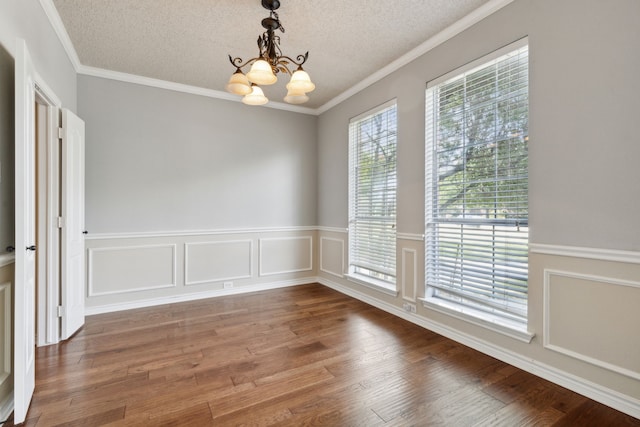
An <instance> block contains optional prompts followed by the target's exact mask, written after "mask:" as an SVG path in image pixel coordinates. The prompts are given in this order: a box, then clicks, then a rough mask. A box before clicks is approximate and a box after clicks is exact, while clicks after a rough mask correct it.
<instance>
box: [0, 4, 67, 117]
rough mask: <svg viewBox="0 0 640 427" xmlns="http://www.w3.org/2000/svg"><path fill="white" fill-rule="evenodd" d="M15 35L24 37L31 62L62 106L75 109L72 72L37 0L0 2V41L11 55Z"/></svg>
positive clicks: (65, 55)
mask: <svg viewBox="0 0 640 427" xmlns="http://www.w3.org/2000/svg"><path fill="white" fill-rule="evenodd" d="M16 38H21V39H24V40H26V42H27V47H28V49H29V53H30V54H31V59H32V61H33V65H34V66H35V68H36V70H37V72H38V74H39V75H40V77H41V78H42V79H43V80H44V81H45V82H46V84H47V85H48V86H49V87H50V88H51V90H53V92H54V93H55V94H56V96H57V97H58V98H60V101H61V102H62V105H63V106H64V107H65V108H68V109H69V110H71V111H76V73H75V70H74V68H73V65H72V64H71V61H70V60H69V57H68V56H67V54H66V52H65V50H64V48H63V47H62V44H61V43H60V41H59V39H58V36H57V35H56V33H55V31H54V30H53V27H51V24H50V23H49V19H48V18H47V15H46V13H45V12H44V10H43V9H42V6H40V2H39V1H38V0H3V1H1V2H0V44H2V45H3V46H4V48H5V49H6V50H7V51H8V52H9V53H11V55H12V56H13V55H14V51H15V44H16Z"/></svg>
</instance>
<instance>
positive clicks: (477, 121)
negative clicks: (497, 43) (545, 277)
mask: <svg viewBox="0 0 640 427" xmlns="http://www.w3.org/2000/svg"><path fill="white" fill-rule="evenodd" d="M525 43H526V40H524V41H520V42H517V45H515V46H514V45H510V46H508V47H506V48H503V49H501V50H500V51H498V52H495V53H494V54H492V55H490V57H485V58H482V59H481V60H479V61H476V62H474V63H472V64H469V65H467V66H466V67H463V68H462V69H459V70H456V71H454V72H452V73H449V74H448V75H445V76H443V77H441V78H439V79H437V80H436V81H434V82H430V83H429V84H428V85H427V91H426V107H427V108H426V197H425V202H426V236H425V237H426V239H425V240H426V242H425V257H426V264H425V268H426V271H425V277H426V282H427V283H426V284H427V293H426V299H425V301H426V303H427V305H428V306H429V307H432V308H436V309H443V310H444V311H445V312H448V313H450V314H454V315H462V317H463V318H466V319H467V320H470V319H482V321H481V322H479V323H481V324H490V325H493V326H495V325H501V327H503V329H505V330H507V329H513V330H516V331H521V332H526V322H527V281H528V172H527V170H528V154H527V151H528V148H527V146H528V139H529V138H528V104H529V102H528V98H529V95H528V93H529V90H528V80H529V79H528V47H527V45H526V44H525ZM472 321H473V320H472ZM483 321H484V322H483ZM498 329H500V326H498ZM529 339H530V338H529Z"/></svg>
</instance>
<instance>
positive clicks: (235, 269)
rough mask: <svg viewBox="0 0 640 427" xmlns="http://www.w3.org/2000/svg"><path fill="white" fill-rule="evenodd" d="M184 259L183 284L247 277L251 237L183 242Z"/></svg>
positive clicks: (251, 258)
mask: <svg viewBox="0 0 640 427" xmlns="http://www.w3.org/2000/svg"><path fill="white" fill-rule="evenodd" d="M184 262H185V272H184V274H185V277H184V284H185V285H187V286H189V285H197V284H202V283H211V282H222V281H225V280H234V279H247V278H251V276H252V269H251V266H252V265H253V240H228V241H216V242H194V243H185V245H184Z"/></svg>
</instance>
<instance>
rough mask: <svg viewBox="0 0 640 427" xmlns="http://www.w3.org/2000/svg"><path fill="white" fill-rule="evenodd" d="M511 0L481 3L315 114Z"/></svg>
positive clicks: (492, 0)
mask: <svg viewBox="0 0 640 427" xmlns="http://www.w3.org/2000/svg"><path fill="white" fill-rule="evenodd" d="M512 2H513V0H491V1H489V2H487V3H485V4H483V5H482V6H480V7H479V8H478V9H476V10H474V11H473V12H471V13H470V14H468V15H466V16H465V17H463V18H462V19H460V20H458V21H456V22H454V23H453V24H452V25H450V26H448V27H447V28H445V29H444V30H442V31H440V32H439V33H438V34H436V35H435V36H433V37H431V38H429V39H428V40H426V41H425V42H423V43H422V44H420V45H419V46H418V47H416V48H414V49H412V50H410V51H409V52H407V53H405V54H404V55H402V56H401V57H400V58H398V59H396V60H395V61H393V62H391V63H389V65H387V66H386V67H384V68H381V69H380V70H378V71H376V72H375V73H373V74H372V75H370V76H369V77H367V78H366V79H364V80H361V81H360V83H358V84H356V85H355V86H352V87H351V88H350V89H347V90H346V91H344V92H342V93H341V94H340V95H338V96H336V97H335V98H333V99H332V100H330V101H329V102H327V103H326V104H324V105H322V106H321V107H319V108H317V109H316V112H317V114H318V115H320V114H322V113H324V112H325V111H328V110H330V109H331V108H333V107H335V106H336V105H338V104H339V103H341V102H342V101H345V100H347V99H348V98H350V97H352V96H353V95H355V94H356V93H358V92H360V91H362V90H364V89H366V88H367V87H369V86H371V85H372V84H374V83H376V82H378V81H380V80H382V79H383V78H385V77H386V76H388V75H389V74H391V73H393V72H394V71H397V70H399V69H400V68H402V67H404V66H405V65H407V64H408V63H410V62H411V61H413V60H415V59H418V58H419V57H421V56H422V55H424V54H425V53H427V52H429V51H430V50H431V49H434V48H436V47H437V46H439V45H441V44H442V43H444V42H446V41H447V40H449V39H451V38H453V37H455V36H457V35H458V34H460V33H461V32H463V31H464V30H466V29H467V28H469V27H471V26H472V25H474V24H476V23H478V22H480V21H481V20H483V19H484V18H486V17H487V16H489V15H491V14H493V13H494V12H496V11H498V10H500V9H502V8H503V7H505V6H507V5H508V4H509V3H512Z"/></svg>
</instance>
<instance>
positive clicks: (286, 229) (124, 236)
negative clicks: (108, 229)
mask: <svg viewBox="0 0 640 427" xmlns="http://www.w3.org/2000/svg"><path fill="white" fill-rule="evenodd" d="M315 230H317V227H314V226H298V227H272V228H267V227H265V228H259V227H256V228H236V229H219V230H176V231H141V232H136V233H96V234H87V235H86V236H85V240H108V239H145V238H153V237H178V236H215V235H224V234H247V233H287V232H301V231H315Z"/></svg>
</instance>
